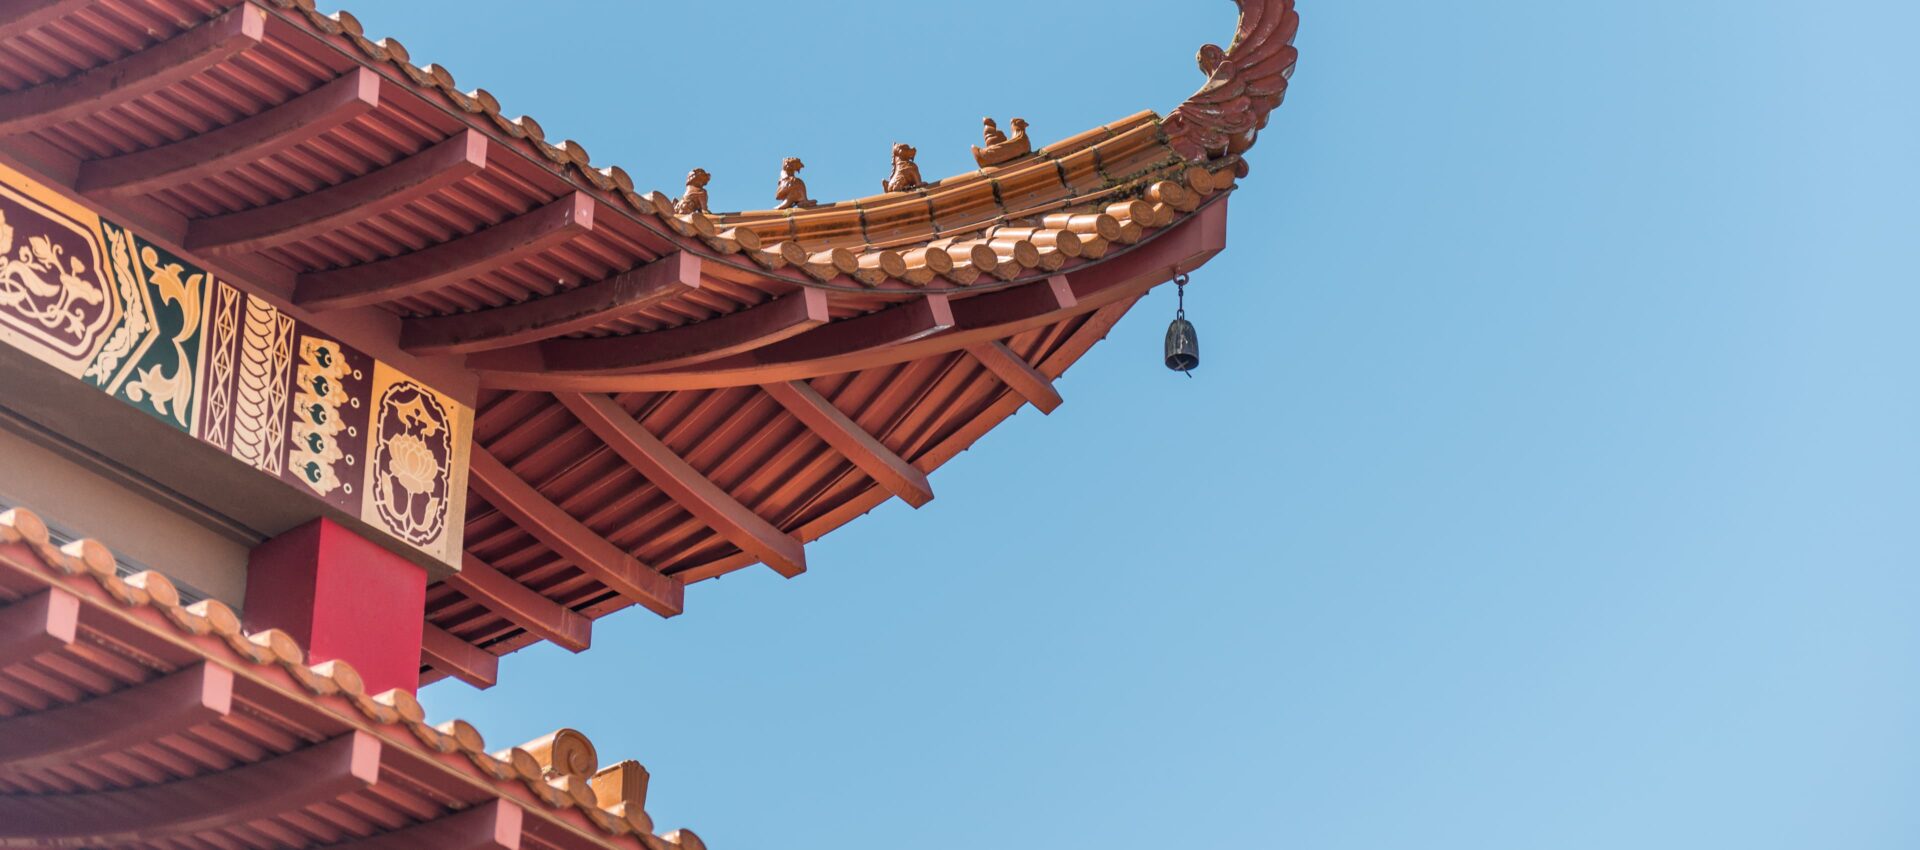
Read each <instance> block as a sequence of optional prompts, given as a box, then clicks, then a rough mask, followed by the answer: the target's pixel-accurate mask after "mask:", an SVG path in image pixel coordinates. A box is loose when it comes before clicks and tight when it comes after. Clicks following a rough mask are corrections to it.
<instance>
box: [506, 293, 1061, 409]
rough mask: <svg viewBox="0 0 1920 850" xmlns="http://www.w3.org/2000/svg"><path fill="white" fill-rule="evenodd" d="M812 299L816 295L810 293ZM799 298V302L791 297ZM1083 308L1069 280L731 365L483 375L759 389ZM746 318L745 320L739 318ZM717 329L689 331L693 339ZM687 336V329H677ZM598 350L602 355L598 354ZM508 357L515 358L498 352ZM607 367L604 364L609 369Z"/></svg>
mask: <svg viewBox="0 0 1920 850" xmlns="http://www.w3.org/2000/svg"><path fill="white" fill-rule="evenodd" d="M809 291H811V290H809ZM788 297H792V296H788ZM1077 305H1078V301H1077V300H1076V299H1075V297H1074V293H1073V288H1072V287H1071V286H1070V285H1069V284H1068V283H1067V279H1066V278H1064V277H1060V276H1055V277H1053V278H1050V279H1048V280H1043V281H1035V282H1033V283H1028V284H1023V285H1021V286H1017V287H1014V288H1012V289H1007V290H1002V291H1000V292H991V293H986V294H983V295H978V296H974V297H971V298H964V299H951V300H949V296H946V295H943V294H938V293H936V294H933V295H930V296H928V297H927V298H925V299H920V300H917V301H913V302H909V303H906V304H902V305H900V306H897V307H892V308H889V309H886V310H881V311H878V312H875V313H869V314H867V315H865V316H861V317H858V318H854V319H847V320H845V321H840V322H834V323H832V324H829V325H827V326H825V327H820V328H817V329H814V330H810V331H809V332H807V333H804V334H799V335H797V336H795V337H794V338H792V339H788V340H785V341H777V342H773V343H768V344H766V345H764V346H759V347H755V348H754V349H753V350H751V351H748V352H744V353H740V354H736V355H734V356H729V357H725V358H705V359H701V360H698V361H696V362H684V361H683V362H679V363H676V364H674V365H675V367H676V368H667V367H665V366H661V367H655V368H646V369H641V370H627V371H629V372H637V373H635V374H608V373H610V372H613V371H619V370H612V369H592V368H590V367H591V365H592V364H593V362H594V361H592V360H591V359H590V358H588V357H586V356H581V357H578V358H576V359H577V360H578V361H579V365H580V366H581V369H580V371H578V372H575V373H567V372H566V371H565V370H560V369H555V368H553V367H554V365H555V364H554V360H553V359H552V357H551V356H549V357H548V358H547V359H546V360H545V361H544V362H545V367H546V368H545V369H538V368H533V367H532V366H530V365H529V364H528V363H527V361H526V360H525V359H514V360H508V359H506V358H502V359H501V360H500V361H498V362H495V361H485V362H480V363H475V364H473V365H475V366H477V367H479V368H478V371H479V373H480V380H481V383H482V384H483V385H486V386H490V387H498V388H501V389H543V390H550V391H575V392H592V391H600V392H626V391H632V392H657V391H667V390H679V389H702V388H707V387H733V386H752V385H756V384H771V383H779V382H782V381H792V380H805V379H808V378H813V377H818V376H820V375H827V374H833V373H835V372H850V371H855V370H858V369H863V368H868V367H870V366H874V365H878V364H881V363H885V362H891V361H892V360H895V359H898V358H897V357H896V356H894V355H892V354H890V353H889V352H891V351H892V350H893V349H895V348H899V347H905V346H914V347H918V346H938V345H939V344H940V342H941V341H942V340H943V339H945V338H946V337H949V336H953V335H955V334H961V333H965V334H968V335H969V338H980V339H978V341H981V342H984V341H987V340H990V339H992V337H991V336H990V334H993V333H1001V334H1011V333H1014V332H1017V331H1018V330H1021V329H1024V328H1026V327H1027V326H1029V325H1032V324H1034V323H1036V322H1037V321H1039V320H1041V319H1044V318H1046V317H1056V316H1057V317H1059V318H1065V317H1066V315H1067V314H1068V313H1070V312H1071V311H1072V310H1073V309H1075V308H1076V307H1077ZM735 315H742V314H735ZM712 324H713V323H712V322H707V323H703V324H700V325H694V326H689V327H687V328H686V329H685V330H686V331H687V336H688V337H690V338H691V337H693V336H694V334H696V333H697V332H698V331H699V329H701V328H706V327H709V326H711V325H712ZM676 330H680V329H676ZM652 335H653V334H644V335H639V336H630V337H611V338H608V339H595V340H555V341H553V342H549V343H545V344H544V345H543V346H542V348H543V349H550V348H551V347H555V346H561V345H569V346H571V345H574V344H580V345H582V346H583V348H582V349H581V350H582V351H585V350H587V349H586V348H585V347H584V346H585V344H587V343H595V344H599V346H605V347H606V348H611V347H612V346H613V345H614V344H618V343H620V342H621V341H623V340H637V339H640V338H642V337H644V336H652ZM599 346H596V347H599ZM499 354H501V355H506V354H508V352H499ZM603 362H604V361H603Z"/></svg>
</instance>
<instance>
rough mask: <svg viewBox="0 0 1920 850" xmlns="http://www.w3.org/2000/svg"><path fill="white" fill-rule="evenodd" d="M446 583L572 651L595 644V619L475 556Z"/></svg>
mask: <svg viewBox="0 0 1920 850" xmlns="http://www.w3.org/2000/svg"><path fill="white" fill-rule="evenodd" d="M446 583H447V586H449V587H452V588H453V589H455V590H458V591H460V592H461V593H463V594H466V596H467V598H469V599H472V600H473V601H475V602H478V603H480V604H482V605H485V606H486V607H488V608H490V609H492V610H493V611H494V612H496V613H498V614H500V615H501V616H503V617H506V618H507V619H509V620H512V621H513V622H514V624H515V625H518V626H519V627H520V628H523V629H526V630H527V631H529V632H532V633H534V634H536V635H539V636H540V637H542V638H544V639H546V640H550V641H553V642H554V643H556V644H559V645H560V646H561V647H564V648H565V649H567V650H568V651H570V652H581V651H584V650H585V649H586V648H587V647H588V646H589V645H590V644H592V643H593V621H592V620H589V619H587V618H586V617H583V616H580V615H579V614H576V613H574V612H573V611H570V610H568V609H567V607H566V606H564V605H561V604H560V603H558V602H555V601H553V600H551V599H548V598H546V597H545V596H541V595H540V594H538V593H535V592H534V591H533V590H532V589H530V588H528V587H527V586H526V585H523V584H521V583H519V582H517V581H514V580H513V579H512V578H511V577H509V576H507V575H506V574H504V573H502V572H500V571H499V570H496V569H494V568H493V565H492V564H489V563H487V562H485V561H482V560H480V559H479V558H476V557H474V556H473V555H472V554H467V555H465V556H464V558H463V559H462V560H461V563H460V572H457V573H454V574H453V575H451V576H448V577H447V579H446Z"/></svg>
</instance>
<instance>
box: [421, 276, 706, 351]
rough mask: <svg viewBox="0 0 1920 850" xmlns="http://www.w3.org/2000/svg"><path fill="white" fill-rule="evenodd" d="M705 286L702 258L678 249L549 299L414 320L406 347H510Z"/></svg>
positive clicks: (579, 328)
mask: <svg viewBox="0 0 1920 850" xmlns="http://www.w3.org/2000/svg"><path fill="white" fill-rule="evenodd" d="M699 288H700V258H699V257H698V256H697V255H694V254H689V253H686V252H684V251H677V252H674V253H672V254H669V255H667V256H665V257H662V258H660V259H658V260H655V261H653V262H651V263H647V264H646V265H644V266H640V267H639V268H635V269H629V270H627V271H624V272H621V273H619V274H617V275H614V276H613V277H609V278H606V279H604V280H599V281H595V282H593V283H589V284H585V285H582V286H578V287H575V288H573V289H569V290H567V291H565V292H560V293H556V294H553V295H549V296H547V297H545V298H536V299H534V300H532V301H525V302H521V303H519V304H508V305H506V306H504V307H494V308H492V309H488V310H477V311H475V312H472V313H459V314H455V315H452V316H423V317H419V318H412V319H408V320H406V322H405V323H404V324H402V325H401V328H400V347H401V348H404V349H406V350H407V351H408V352H410V353H413V354H419V355H435V354H468V353H471V352H475V351H491V350H493V349H498V348H509V347H512V346H515V345H523V344H526V343H534V342H539V341H541V340H546V339H553V338H555V337H561V336H566V335H567V334H571V333H577V332H580V331H584V330H588V329H590V328H593V327H595V326H596V325H599V324H601V323H604V322H609V321H613V320H616V319H620V318H623V317H626V316H631V315H633V314H635V313H638V312H640V311H642V310H645V309H647V308H648V307H652V306H653V305H655V304H659V303H660V302H663V301H667V300H670V299H672V298H675V297H678V296H680V295H684V294H686V293H688V292H691V291H693V290H697V289H699Z"/></svg>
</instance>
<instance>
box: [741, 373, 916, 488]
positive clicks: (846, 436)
mask: <svg viewBox="0 0 1920 850" xmlns="http://www.w3.org/2000/svg"><path fill="white" fill-rule="evenodd" d="M762 389H764V390H766V393H767V395H770V396H772V397H773V400H774V401H777V402H779V403H780V405H781V406H782V407H785V408H786V409H787V412H788V413H791V414H793V416H794V418H796V419H799V420H800V422H801V424H803V425H806V426H807V427H808V428H809V429H811V430H812V431H813V432H814V433H815V434H818V435H819V436H820V438H821V439H822V440H825V441H826V442H827V445H829V446H832V447H833V449H834V451H837V452H839V453H840V454H841V455H842V456H844V457H846V459H847V460H850V461H852V462H853V465H854V466H857V467H859V468H860V471H861V472H865V473H866V474H867V477H869V478H872V479H873V480H874V481H876V482H879V484H880V486H882V487H885V488H887V491H888V492H890V493H893V494H894V495H896V496H899V497H900V498H901V499H902V500H904V501H906V503H907V504H909V505H912V506H914V507H916V508H917V507H920V506H922V505H925V504H926V503H928V502H931V501H933V486H932V485H931V484H929V483H927V474H926V473H924V472H921V471H920V470H918V469H915V468H914V467H913V464H910V463H907V462H906V461H905V460H904V459H902V458H901V457H900V456H899V455H897V454H894V453H893V451H892V450H891V449H888V448H887V447H886V446H885V445H884V444H882V443H881V442H880V440H879V438H877V437H875V436H873V435H872V434H869V433H867V431H866V429H864V428H861V427H860V425H859V424H858V423H856V422H854V421H853V419H852V418H850V417H848V416H847V415H846V414H845V413H842V412H840V409H839V408H837V407H834V406H833V402H830V401H827V400H826V399H825V398H824V397H822V396H821V395H820V394H819V393H818V392H815V391H814V389H813V387H812V386H810V385H808V384H807V383H806V382H804V381H792V382H781V383H776V384H767V385H766V386H764V387H762Z"/></svg>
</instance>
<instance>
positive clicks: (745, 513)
mask: <svg viewBox="0 0 1920 850" xmlns="http://www.w3.org/2000/svg"><path fill="white" fill-rule="evenodd" d="M556 397H557V398H558V399H559V400H560V403H561V404H563V405H566V407H567V410H569V411H572V413H573V415H574V416H575V417H576V418H578V419H579V420H580V421H581V423H583V424H585V425H586V426H587V428H588V429H589V430H591V431H593V433H594V434H595V435H597V436H598V437H599V438H600V440H601V441H602V442H604V443H606V444H607V446H608V447H609V448H611V449H613V451H614V453H615V454H618V455H620V457H621V458H622V459H624V460H626V462H627V463H629V464H632V465H633V467H634V468H635V469H637V470H639V471H640V474H641V475H644V476H646V478H647V480H648V481H651V482H653V485H654V486H656V487H659V488H660V489H661V490H662V491H663V492H665V493H666V494H667V495H668V496H670V497H672V498H673V500H674V501H675V502H678V503H679V504H680V506H681V507H683V508H685V509H686V510H687V512H688V513H691V514H693V515H694V516H695V517H698V518H699V519H700V521H701V522H704V523H706V524H707V525H708V526H710V527H712V528H713V529H714V530H715V531H717V532H719V533H720V535H721V536H722V537H725V538H727V539H728V540H730V541H732V542H733V544H734V545H736V546H739V547H740V548H741V549H742V550H744V551H746V552H748V553H751V554H752V555H753V556H754V557H757V558H759V559H760V560H761V561H763V562H765V563H766V565H767V566H769V567H772V568H773V569H774V571H775V572H778V573H780V574H781V575H783V576H787V577H789V578H791V577H793V576H797V575H799V574H801V573H803V572H806V570H807V554H806V547H804V546H802V545H801V543H800V541H799V540H796V539H794V538H793V537H792V536H791V535H789V534H787V533H786V532H784V531H781V530H780V529H779V528H776V527H775V526H774V525H773V523H770V522H767V521H766V520H765V519H762V518H761V517H760V515H759V514H756V513H754V512H753V509H752V508H749V507H747V506H746V505H744V504H741V503H740V501H739V500H738V499H735V498H734V497H733V494H731V493H728V492H727V491H726V489H725V488H722V487H721V486H720V485H718V484H715V483H713V481H712V480H711V479H708V478H707V477H706V476H705V475H703V474H701V472H700V471H699V470H697V469H694V468H693V465H692V464H689V463H687V462H686V460H684V459H682V458H681V457H680V455H678V454H676V453H675V452H674V451H673V449H671V448H668V447H667V444H666V443H663V442H661V441H660V438H658V437H655V436H654V435H653V434H652V433H650V432H648V431H647V429H646V428H644V427H641V425H640V423H639V422H637V421H634V418H633V416H632V415H631V414H629V413H627V411H626V410H625V409H624V408H622V407H621V406H620V405H619V404H618V403H616V402H615V401H614V400H613V399H611V398H608V397H607V396H604V395H578V394H574V393H561V394H559V395H558V396H556Z"/></svg>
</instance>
